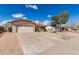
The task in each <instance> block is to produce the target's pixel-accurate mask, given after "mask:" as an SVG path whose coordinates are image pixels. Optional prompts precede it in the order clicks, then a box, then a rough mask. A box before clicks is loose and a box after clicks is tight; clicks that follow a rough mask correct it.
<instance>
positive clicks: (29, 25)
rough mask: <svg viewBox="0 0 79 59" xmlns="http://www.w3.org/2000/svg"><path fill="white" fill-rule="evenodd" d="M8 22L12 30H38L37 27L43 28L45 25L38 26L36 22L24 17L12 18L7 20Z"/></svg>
mask: <svg viewBox="0 0 79 59" xmlns="http://www.w3.org/2000/svg"><path fill="white" fill-rule="evenodd" d="M8 23H9V24H10V28H12V29H11V30H12V32H19V33H21V32H35V31H39V29H41V28H44V27H45V26H41V25H40V26H39V25H38V24H36V23H34V22H32V21H30V20H25V19H20V20H13V21H11V22H8Z"/></svg>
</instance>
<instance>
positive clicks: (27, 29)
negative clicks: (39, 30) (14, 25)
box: [18, 27, 34, 33]
mask: <svg viewBox="0 0 79 59" xmlns="http://www.w3.org/2000/svg"><path fill="white" fill-rule="evenodd" d="M33 31H34V29H33V27H19V28H18V33H26V32H33Z"/></svg>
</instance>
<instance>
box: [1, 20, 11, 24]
mask: <svg viewBox="0 0 79 59" xmlns="http://www.w3.org/2000/svg"><path fill="white" fill-rule="evenodd" d="M10 21H12V20H4V21H2V22H1V23H0V25H5V24H6V23H7V22H10Z"/></svg>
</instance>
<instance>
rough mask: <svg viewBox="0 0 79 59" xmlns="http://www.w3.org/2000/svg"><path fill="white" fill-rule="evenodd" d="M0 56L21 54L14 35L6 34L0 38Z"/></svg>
mask: <svg viewBox="0 0 79 59" xmlns="http://www.w3.org/2000/svg"><path fill="white" fill-rule="evenodd" d="M0 54H1V55H16V54H17V55H20V54H23V52H22V49H21V46H20V44H19V42H18V40H17V38H16V34H15V33H8V32H7V33H5V34H4V35H3V36H2V37H1V38H0Z"/></svg>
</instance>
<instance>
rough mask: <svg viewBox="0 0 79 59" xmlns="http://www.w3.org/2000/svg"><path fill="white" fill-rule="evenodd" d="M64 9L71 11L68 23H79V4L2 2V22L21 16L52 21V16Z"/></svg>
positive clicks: (0, 15)
mask: <svg viewBox="0 0 79 59" xmlns="http://www.w3.org/2000/svg"><path fill="white" fill-rule="evenodd" d="M64 11H67V12H68V13H69V21H68V23H71V22H77V23H79V5H78V4H28V5H27V4H0V22H5V21H9V20H14V19H20V18H23V19H27V20H32V21H42V22H43V21H47V22H50V21H51V18H50V17H51V16H58V15H59V13H60V12H64Z"/></svg>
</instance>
